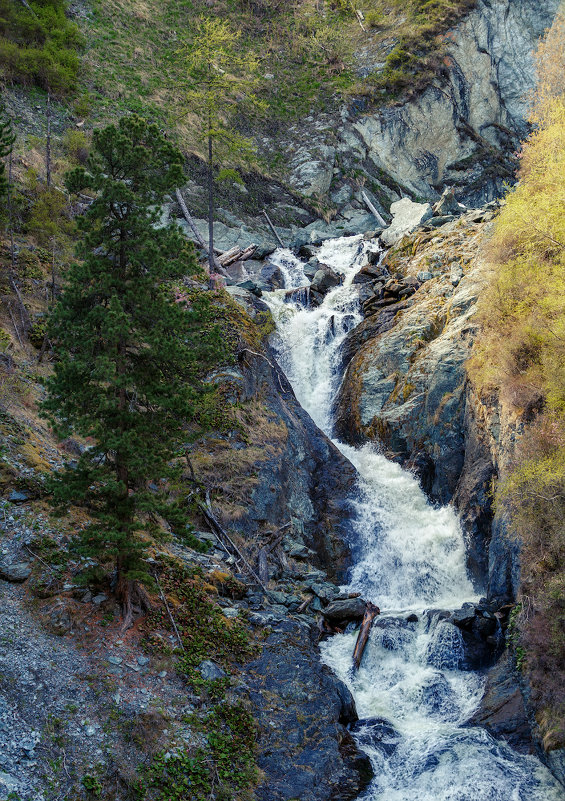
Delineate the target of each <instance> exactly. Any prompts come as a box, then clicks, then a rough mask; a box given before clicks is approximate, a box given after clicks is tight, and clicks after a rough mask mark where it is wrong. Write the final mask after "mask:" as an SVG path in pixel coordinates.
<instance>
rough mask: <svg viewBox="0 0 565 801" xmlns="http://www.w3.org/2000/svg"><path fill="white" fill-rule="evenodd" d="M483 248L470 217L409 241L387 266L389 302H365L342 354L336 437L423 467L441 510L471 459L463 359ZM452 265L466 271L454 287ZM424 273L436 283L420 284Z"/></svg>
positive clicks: (469, 337) (471, 329)
mask: <svg viewBox="0 0 565 801" xmlns="http://www.w3.org/2000/svg"><path fill="white" fill-rule="evenodd" d="M479 241H480V237H479V233H478V230H477V229H476V227H475V224H474V223H472V221H471V220H470V219H469V218H468V217H465V218H463V219H462V220H461V221H460V222H457V223H450V224H449V225H446V226H444V228H442V229H440V230H439V231H437V232H435V231H434V232H430V233H424V234H415V235H412V237H411V238H409V239H407V240H404V241H403V243H402V244H401V245H399V246H398V248H397V249H393V250H392V251H391V252H390V253H389V255H388V256H387V259H386V261H385V266H388V267H389V269H390V270H391V272H392V273H393V279H394V280H392V281H390V282H387V283H385V284H384V287H383V290H382V292H383V301H384V300H387V295H388V296H389V297H390V300H388V301H387V302H388V305H387V306H386V307H380V308H376V309H375V311H374V313H371V312H372V311H373V309H374V304H371V303H369V304H366V305H365V307H364V308H366V309H367V313H369V316H368V317H367V319H366V320H365V321H364V322H363V323H362V324H361V325H360V326H359V327H358V328H356V329H355V330H354V331H353V332H351V334H350V335H349V337H348V338H347V340H346V342H345V344H344V349H343V354H344V361H345V360H349V365H348V368H347V371H346V375H345V378H344V380H343V383H342V386H341V389H340V392H339V395H338V398H337V402H336V412H337V417H336V432H337V433H338V435H339V436H340V437H341V438H343V439H345V440H346V441H349V442H354V443H355V442H360V441H363V440H365V439H367V438H368V439H376V440H378V441H380V442H382V443H383V444H384V445H385V446H386V447H387V449H388V450H389V451H390V452H391V454H393V455H395V456H396V457H397V458H398V459H399V460H400V461H402V462H403V463H405V464H406V463H407V462H409V461H410V460H413V466H416V464H419V465H420V466H421V467H422V468H425V472H426V481H427V483H428V485H429V487H428V489H429V494H430V496H431V497H432V498H434V499H435V500H438V501H440V502H442V503H446V502H448V501H449V500H451V498H452V497H453V494H454V492H455V490H456V487H457V484H458V481H459V477H460V474H461V469H462V466H463V460H464V454H465V446H464V443H465V409H466V373H465V362H466V361H467V359H468V358H469V355H470V349H471V346H472V343H473V337H474V332H475V324H474V322H473V315H474V313H475V306H476V300H477V297H478V294H479V290H480V286H481V274H480V270H479V268H478V267H477V266H476V264H475V263H474V261H473V259H474V256H475V254H476V252H477V248H478V245H479ZM448 253H449V254H450V255H449V260H448V258H446V254H448ZM454 258H457V261H458V263H459V264H460V266H461V273H462V277H461V280H460V281H459V282H458V285H457V286H456V287H455V286H453V283H452V281H451V264H452V263H453V259H454ZM423 266H427V267H431V268H432V269H433V277H432V279H431V280H429V281H425V282H424V283H423V284H422V285H420V282H419V280H418V278H417V276H418V275H419V274H420V273H421V272H422V267H423ZM387 287H388V288H387ZM406 290H408V291H406ZM414 460H415V461H414Z"/></svg>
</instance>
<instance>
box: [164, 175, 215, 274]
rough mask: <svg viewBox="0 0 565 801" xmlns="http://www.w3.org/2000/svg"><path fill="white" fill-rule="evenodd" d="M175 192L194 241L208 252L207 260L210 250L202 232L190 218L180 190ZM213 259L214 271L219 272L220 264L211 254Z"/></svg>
mask: <svg viewBox="0 0 565 801" xmlns="http://www.w3.org/2000/svg"><path fill="white" fill-rule="evenodd" d="M175 194H176V196H177V200H178V202H179V206H180V208H181V211H182V213H183V216H184V219H185V220H186V221H187V223H188V225H189V226H190V229H191V230H192V233H193V234H194V238H195V239H196V241H197V242H198V244H199V245H200V247H201V248H202V250H203V251H204V252H205V253H207V254H208V260H209V259H210V252H209V250H208V246H207V245H206V242H205V241H204V239H203V238H202V234H201V233H200V231H199V230H198V228H197V227H196V224H195V222H194V220H193V219H192V215H191V213H190V212H189V210H188V208H187V205H186V203H185V202H184V198H183V196H182V192H181V191H180V189H177V190H176V191H175ZM213 259H214V266H215V269H216V272H221V265H220V263H219V260H218V259H217V258H216V257H215V256H213Z"/></svg>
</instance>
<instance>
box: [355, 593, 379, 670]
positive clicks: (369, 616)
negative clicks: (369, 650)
mask: <svg viewBox="0 0 565 801" xmlns="http://www.w3.org/2000/svg"><path fill="white" fill-rule="evenodd" d="M380 613H381V610H380V609H379V607H378V606H375V604H372V603H371V602H370V601H369V602H368V603H367V607H366V609H365V616H364V617H363V622H362V623H361V628H360V629H359V636H358V637H357V642H356V643H355V648H354V650H353V670H359V665H360V664H361V659H362V658H363V651H364V650H365V646H366V645H367V641H368V639H369V633H370V631H371V626H372V625H373V621H374V619H375V618H376V617H377V615H380Z"/></svg>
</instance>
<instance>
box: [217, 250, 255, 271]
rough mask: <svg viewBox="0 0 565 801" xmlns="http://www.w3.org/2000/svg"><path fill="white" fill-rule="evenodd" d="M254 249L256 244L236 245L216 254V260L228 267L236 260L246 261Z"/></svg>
mask: <svg viewBox="0 0 565 801" xmlns="http://www.w3.org/2000/svg"><path fill="white" fill-rule="evenodd" d="M256 250H257V245H249V247H246V248H240V247H238V246H237V245H236V246H235V247H233V248H230V249H229V250H226V251H225V253H222V254H221V255H220V256H218V262H219V263H220V265H221V266H222V267H228V266H229V265H230V264H233V263H234V262H236V261H246V260H247V259H250V258H251V256H253V254H254V253H255V251H256Z"/></svg>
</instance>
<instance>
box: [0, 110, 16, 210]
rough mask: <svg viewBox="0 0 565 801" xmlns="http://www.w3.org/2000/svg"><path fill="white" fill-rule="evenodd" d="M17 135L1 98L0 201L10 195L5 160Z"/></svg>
mask: <svg viewBox="0 0 565 801" xmlns="http://www.w3.org/2000/svg"><path fill="white" fill-rule="evenodd" d="M15 141H16V135H15V133H14V132H13V130H12V120H11V119H10V117H9V116H8V114H7V113H6V107H5V105H4V103H3V102H2V99H1V98H0V200H2V199H3V198H5V197H6V195H7V194H8V179H7V177H6V165H5V163H4V159H5V158H6V157H7V156H9V155H10V153H11V152H12V148H13V146H14V142H15Z"/></svg>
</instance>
